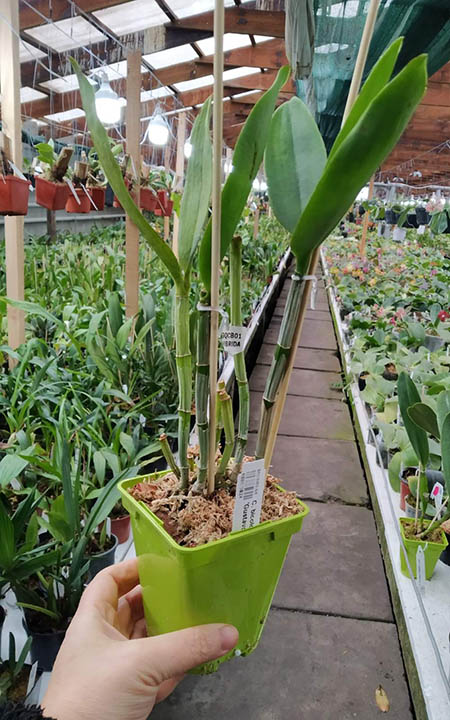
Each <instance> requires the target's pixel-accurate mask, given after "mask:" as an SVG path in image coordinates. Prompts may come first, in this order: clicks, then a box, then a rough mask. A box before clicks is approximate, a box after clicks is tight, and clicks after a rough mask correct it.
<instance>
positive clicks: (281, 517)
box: [72, 39, 426, 672]
mask: <svg viewBox="0 0 450 720" xmlns="http://www.w3.org/2000/svg"><path fill="white" fill-rule="evenodd" d="M401 42H402V41H401V39H400V40H397V41H396V42H395V43H394V44H393V45H392V46H391V47H390V48H389V49H388V50H387V51H386V53H385V54H384V55H383V56H382V57H381V58H380V60H379V61H378V63H377V64H376V65H375V67H374V69H373V70H372V72H371V74H370V76H369V78H368V80H367V81H366V84H365V85H364V88H363V89H362V91H361V93H360V96H359V98H358V100H357V101H356V103H355V105H354V106H353V109H352V111H351V113H350V115H349V117H348V119H347V121H346V123H345V124H344V126H343V128H342V130H341V132H340V134H339V135H338V137H337V139H336V141H335V144H334V146H333V148H332V150H331V153H330V156H329V158H328V159H327V157H326V151H325V147H324V144H323V141H322V138H321V136H320V133H319V130H318V128H317V126H316V124H315V122H314V119H313V118H312V116H311V114H310V113H309V111H308V109H307V108H306V106H305V105H304V104H303V102H302V101H301V100H300V99H299V98H293V99H292V100H290V101H289V102H287V103H285V104H284V105H282V106H281V107H280V108H278V110H276V112H275V113H274V109H275V105H276V101H277V96H278V93H279V91H280V90H281V88H282V87H283V85H284V84H285V82H286V80H287V79H288V77H289V73H290V70H289V68H283V69H281V70H280V72H279V73H278V76H277V79H276V80H275V83H274V85H273V86H272V87H271V88H270V89H269V90H268V91H267V92H266V93H265V94H264V95H263V96H262V97H261V99H260V100H259V101H258V103H256V105H255V107H254V109H253V110H252V112H251V114H250V115H249V117H248V119H247V121H246V123H245V125H244V127H243V129H242V131H241V134H240V136H239V139H238V141H237V144H236V148H235V151H234V156H233V170H232V172H231V173H230V175H229V176H228V178H227V180H226V182H225V185H224V188H223V191H222V216H221V248H220V256H221V260H223V259H224V257H225V255H227V257H228V261H229V264H230V275H229V276H230V288H229V292H230V297H231V322H232V324H233V325H237V326H239V325H242V310H241V278H242V258H241V244H240V240H239V238H237V237H236V238H235V237H234V233H235V229H236V226H237V223H238V222H239V218H240V216H241V214H242V211H243V208H244V206H245V204H246V201H247V198H248V195H249V194H250V192H251V187H252V183H253V180H254V179H255V177H256V174H257V172H258V170H259V167H260V164H261V162H262V160H263V156H264V153H265V168H266V175H267V181H268V186H269V196H270V199H271V203H272V207H273V210H274V212H275V214H276V216H277V218H278V219H279V220H280V222H281V223H282V224H283V225H284V226H285V227H286V229H288V231H289V232H290V233H291V237H290V246H291V250H292V252H293V254H294V256H295V259H296V273H295V275H294V276H293V281H292V284H291V289H290V292H289V295H288V299H287V304H286V311H285V316H284V319H283V321H282V324H281V330H280V337H279V340H278V345H277V347H276V350H275V354H274V359H273V362H272V367H271V370H270V372H269V379H268V383H267V386H266V390H265V393H264V398H263V402H262V407H261V419H260V426H259V432H258V438H257V444H256V458H257V459H261V460H263V459H264V456H265V455H266V453H267V448H268V443H269V439H270V430H271V425H272V421H273V410H274V405H275V398H276V395H277V392H278V389H279V386H280V383H281V382H282V380H283V378H284V375H285V372H286V360H287V355H288V353H289V351H290V349H291V344H292V337H293V334H294V329H295V327H296V323H297V321H298V318H299V316H300V308H301V299H302V295H303V292H304V289H305V282H304V275H305V274H307V271H308V266H309V261H310V258H311V254H312V253H313V251H314V250H315V248H316V247H317V246H318V245H320V243H321V242H322V241H323V240H324V239H325V238H326V237H327V236H328V234H329V233H330V232H331V230H332V229H333V228H334V227H335V225H336V223H337V222H338V221H339V220H340V218H341V217H342V216H343V215H344V213H345V212H346V210H347V208H348V207H349V206H350V204H351V202H352V201H353V200H354V198H355V197H356V195H357V193H358V191H359V189H360V188H361V187H362V185H364V183H365V182H367V180H368V179H369V177H370V176H371V175H372V173H373V172H374V171H375V169H376V168H377V167H378V165H379V164H380V163H381V162H382V161H383V159H384V158H385V156H386V155H387V154H388V153H389V152H390V150H391V149H392V147H393V146H394V145H395V143H396V142H397V140H398V139H399V137H400V135H401V133H402V132H403V130H404V128H405V126H406V124H407V122H408V121H409V118H410V117H411V115H412V113H413V112H414V109H415V107H416V105H417V104H418V103H419V102H420V99H421V98H422V97H423V94H424V92H425V88H426V69H425V65H426V58H425V56H420V57H419V58H416V59H414V60H412V61H411V62H410V63H409V64H408V65H407V66H406V67H405V68H404V69H403V70H402V71H401V72H400V73H399V74H398V75H397V76H396V77H395V78H394V79H393V80H391V81H389V78H390V75H391V73H392V70H393V68H394V65H395V62H396V59H397V56H398V52H399V50H400V47H401ZM72 63H73V66H74V69H75V72H76V73H77V77H78V81H79V85H80V91H81V95H82V100H83V107H84V110H85V112H86V118H87V123H88V128H89V130H90V133H91V137H92V139H93V142H94V146H95V148H96V151H97V153H98V156H99V159H100V161H101V163H102V167H103V168H104V170H105V173H106V176H107V178H108V181H109V183H110V184H111V186H112V187H113V189H114V191H115V193H116V196H117V197H118V199H119V201H120V203H121V205H122V207H123V208H124V210H125V211H126V212H127V214H128V215H129V217H130V218H131V219H132V220H133V222H134V223H135V224H136V225H137V226H138V227H139V229H140V231H141V233H142V235H143V237H144V238H145V240H146V241H147V242H148V244H149V245H150V246H151V248H152V249H153V251H154V252H155V253H156V255H157V256H158V257H159V258H160V260H161V261H162V263H163V265H164V266H165V268H166V269H167V272H168V273H169V275H170V276H171V278H172V281H173V284H174V286H175V292H176V307H175V334H176V360H177V374H178V386H179V410H178V415H179V420H178V460H177V461H176V460H175V458H174V456H173V455H172V452H171V450H170V447H169V446H168V443H167V438H166V437H165V436H164V435H163V436H162V437H161V450H162V452H163V454H164V457H165V458H166V460H167V470H165V471H163V472H162V473H160V474H159V475H158V476H156V475H154V476H150V477H140V478H135V479H131V480H127V481H125V482H122V483H120V485H119V487H120V492H121V495H122V501H123V503H124V505H125V506H126V507H127V508H128V509H129V510H130V514H131V521H132V526H133V536H134V540H135V545H136V551H137V555H138V556H139V572H140V577H141V585H142V587H143V601H144V609H145V615H146V620H147V625H148V628H149V631H150V633H151V634H154V633H163V632H169V631H172V630H176V629H179V628H183V627H187V626H190V625H196V624H199V623H206V622H229V623H231V624H234V625H235V626H236V627H237V628H238V630H239V646H238V654H242V655H247V654H249V653H250V652H252V650H254V648H255V647H256V645H257V643H258V641H259V638H260V636H261V632H262V629H263V625H264V622H265V619H266V616H267V612H268V610H269V606H270V601H271V598H272V596H273V593H274V590H275V587H276V584H277V581H278V577H279V574H280V570H281V567H282V564H283V560H284V557H285V554H286V551H287V548H288V545H289V541H290V537H291V536H292V534H293V533H294V532H297V531H298V530H300V528H301V525H302V521H303V518H304V517H305V516H306V514H307V513H308V508H307V507H306V505H305V504H304V503H303V502H300V501H299V500H298V499H297V498H296V497H295V495H294V494H292V493H287V492H283V491H282V490H281V488H280V487H279V486H278V483H277V481H276V479H275V478H272V477H271V476H268V477H267V478H265V471H264V470H263V466H264V463H263V462H262V463H260V464H258V466H257V469H255V468H254V469H252V472H257V473H259V472H261V473H262V480H263V481H264V479H265V488H264V497H263V499H262V516H261V519H262V522H261V523H258V524H256V525H254V526H251V525H249V526H247V523H246V521H245V520H244V517H245V505H244V507H243V516H242V518H241V522H240V524H239V525H238V526H237V528H236V527H235V529H234V530H233V509H234V508H235V501H236V492H237V488H239V487H242V482H243V477H244V476H245V474H246V464H247V462H248V461H249V458H248V457H247V456H246V446H247V437H248V424H249V388H248V382H247V377H246V370H245V361H244V355H243V352H242V351H239V352H237V353H236V354H235V355H234V363H235V374H236V379H237V383H238V396H239V411H238V420H237V428H238V429H237V435H236V436H235V432H234V422H233V413H232V406H231V398H230V396H229V395H228V393H227V392H226V390H225V388H224V387H220V386H219V388H218V389H217V408H218V411H217V417H208V387H209V364H208V357H209V343H210V335H209V328H210V313H211V309H210V305H211V278H212V273H213V272H214V273H217V272H218V268H212V267H211V220H209V221H208V222H207V218H208V210H209V202H210V194H211V177H212V151H211V140H210V132H209V125H210V108H211V103H210V100H208V101H206V102H205V104H204V105H203V107H202V109H201V111H200V113H199V115H198V117H197V119H196V122H195V125H194V128H193V131H192V135H191V143H192V146H193V150H192V155H191V158H190V159H189V163H188V167H187V173H186V182H185V188H184V193H183V197H182V201H181V207H180V214H179V218H180V232H179V257H176V256H175V255H174V253H173V252H172V250H171V249H170V247H169V246H168V245H167V244H166V243H165V242H164V241H163V239H162V238H161V237H160V236H159V235H158V234H157V233H156V231H155V230H154V229H153V228H152V227H151V226H150V225H149V224H148V223H147V222H146V220H145V218H144V217H143V216H142V214H141V213H140V211H139V209H138V208H137V207H136V205H135V203H134V202H133V198H132V196H131V195H130V193H129V192H128V190H127V187H126V185H125V183H124V179H123V175H122V172H121V171H120V168H119V167H118V166H117V163H116V162H115V159H114V157H113V156H112V154H111V152H110V148H109V144H108V140H107V135H106V132H105V130H104V128H103V126H102V125H101V123H100V122H99V120H98V118H97V116H96V113H95V99H94V94H93V91H92V88H91V85H90V83H89V81H88V80H87V79H86V78H85V77H84V75H83V74H82V73H81V71H80V68H79V67H78V65H77V63H76V62H75V61H72ZM411 88H412V90H411ZM392 116H394V117H395V118H396V121H395V123H393V122H392V120H391V118H392ZM368 137H369V138H370V143H369V146H370V152H368V151H367V147H368V144H367V138H368ZM299 154H300V155H301V159H302V162H301V163H300V162H299V157H298V156H299ZM300 166H307V167H308V168H309V172H308V173H304V172H300V171H299V167H300ZM344 175H345V177H346V183H345V185H342V183H341V182H340V181H341V178H342V177H343V176H344ZM337 187H340V188H341V191H340V192H339V193H337V192H336V188H337ZM205 224H206V228H205V227H204V226H205ZM197 249H198V253H197ZM197 255H198V257H197ZM195 264H197V267H198V273H199V277H200V282H201V286H202V291H201V296H200V299H201V305H200V311H199V312H198V318H197V329H196V335H197V353H196V372H195V379H194V387H195V409H196V427H197V434H198V447H196V448H190V447H189V433H190V429H191V417H192V401H193V394H194V393H193V384H192V358H191V345H190V313H189V307H190V306H189V298H190V292H191V276H192V271H193V269H194V267H195ZM222 427H223V432H224V436H225V442H224V444H223V445H221V444H220V443H219V440H220V438H221V428H222ZM219 445H220V447H219ZM261 465H262V467H261ZM247 517H248V516H247ZM233 654H235V653H234V652H232V653H230V654H228V655H227V656H225V657H223V658H220V659H219V660H217V661H216V662H213V663H210V664H208V665H207V666H204V667H201V668H198V669H197V671H198V672H211V671H213V670H215V669H216V668H217V667H218V666H219V664H220V663H221V662H223V661H224V660H226V659H228V658H229V657H232V656H233Z"/></svg>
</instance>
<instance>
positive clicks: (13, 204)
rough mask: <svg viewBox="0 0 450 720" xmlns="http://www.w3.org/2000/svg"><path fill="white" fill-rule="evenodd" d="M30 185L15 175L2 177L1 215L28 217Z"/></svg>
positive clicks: (0, 186)
mask: <svg viewBox="0 0 450 720" xmlns="http://www.w3.org/2000/svg"><path fill="white" fill-rule="evenodd" d="M29 194H30V183H29V182H28V180H22V179H21V178H18V177H16V176H15V175H6V176H5V177H3V175H0V215H26V214H27V212H28V196H29Z"/></svg>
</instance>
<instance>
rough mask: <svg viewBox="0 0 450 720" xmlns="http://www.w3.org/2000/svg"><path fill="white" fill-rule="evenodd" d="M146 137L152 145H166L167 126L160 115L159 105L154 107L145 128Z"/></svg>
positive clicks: (167, 137)
mask: <svg viewBox="0 0 450 720" xmlns="http://www.w3.org/2000/svg"><path fill="white" fill-rule="evenodd" d="M147 136H148V139H149V140H150V142H151V143H153V145H167V141H168V139H169V126H168V124H167V121H166V119H165V118H164V116H163V114H162V113H161V108H160V106H159V105H157V106H156V108H155V112H154V113H153V116H152V117H151V118H150V122H149V124H148V127H147Z"/></svg>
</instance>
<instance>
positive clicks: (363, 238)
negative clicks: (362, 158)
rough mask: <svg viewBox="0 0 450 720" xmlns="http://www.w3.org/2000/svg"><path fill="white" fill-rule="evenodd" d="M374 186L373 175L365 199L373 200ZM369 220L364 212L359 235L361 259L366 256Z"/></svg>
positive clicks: (368, 214)
mask: <svg viewBox="0 0 450 720" xmlns="http://www.w3.org/2000/svg"><path fill="white" fill-rule="evenodd" d="M374 186H375V175H372V177H371V178H370V183H369V192H368V194H367V199H368V200H372V198H373V190H374ZM369 220H370V212H369V211H368V210H366V212H365V213H364V223H363V229H362V235H361V242H360V243H359V254H360V255H361V257H365V256H366V239H367V231H368V229H369Z"/></svg>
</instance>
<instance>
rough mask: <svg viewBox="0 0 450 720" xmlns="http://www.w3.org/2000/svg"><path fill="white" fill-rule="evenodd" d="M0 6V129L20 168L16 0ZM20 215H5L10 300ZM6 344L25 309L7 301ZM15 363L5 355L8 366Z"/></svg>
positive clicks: (19, 262) (16, 279) (13, 339)
mask: <svg viewBox="0 0 450 720" xmlns="http://www.w3.org/2000/svg"><path fill="white" fill-rule="evenodd" d="M0 10H1V12H2V15H3V17H4V18H5V19H6V20H7V22H8V23H9V25H8V24H7V22H1V23H0V42H1V47H2V62H1V64H0V84H1V92H2V98H1V101H2V130H3V136H4V147H3V149H4V151H5V152H6V155H7V158H8V160H12V161H13V163H14V164H15V165H16V166H17V167H18V168H19V169H21V168H22V122H21V116H20V60H19V29H20V25H19V3H18V2H16V0H0ZM23 225H24V219H23V217H8V216H6V217H5V260H6V294H7V296H8V297H9V298H12V299H13V300H23V299H24V284H25V282H24V275H25V273H24V244H23ZM7 317H8V345H9V346H10V347H12V348H13V349H15V348H17V347H18V346H19V345H21V344H22V343H23V342H25V313H24V312H23V310H19V309H18V308H15V307H12V306H11V305H8V308H7ZM16 364H17V361H16V360H14V359H13V358H11V357H10V358H9V367H10V368H12V367H14V366H15V365H16Z"/></svg>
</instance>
